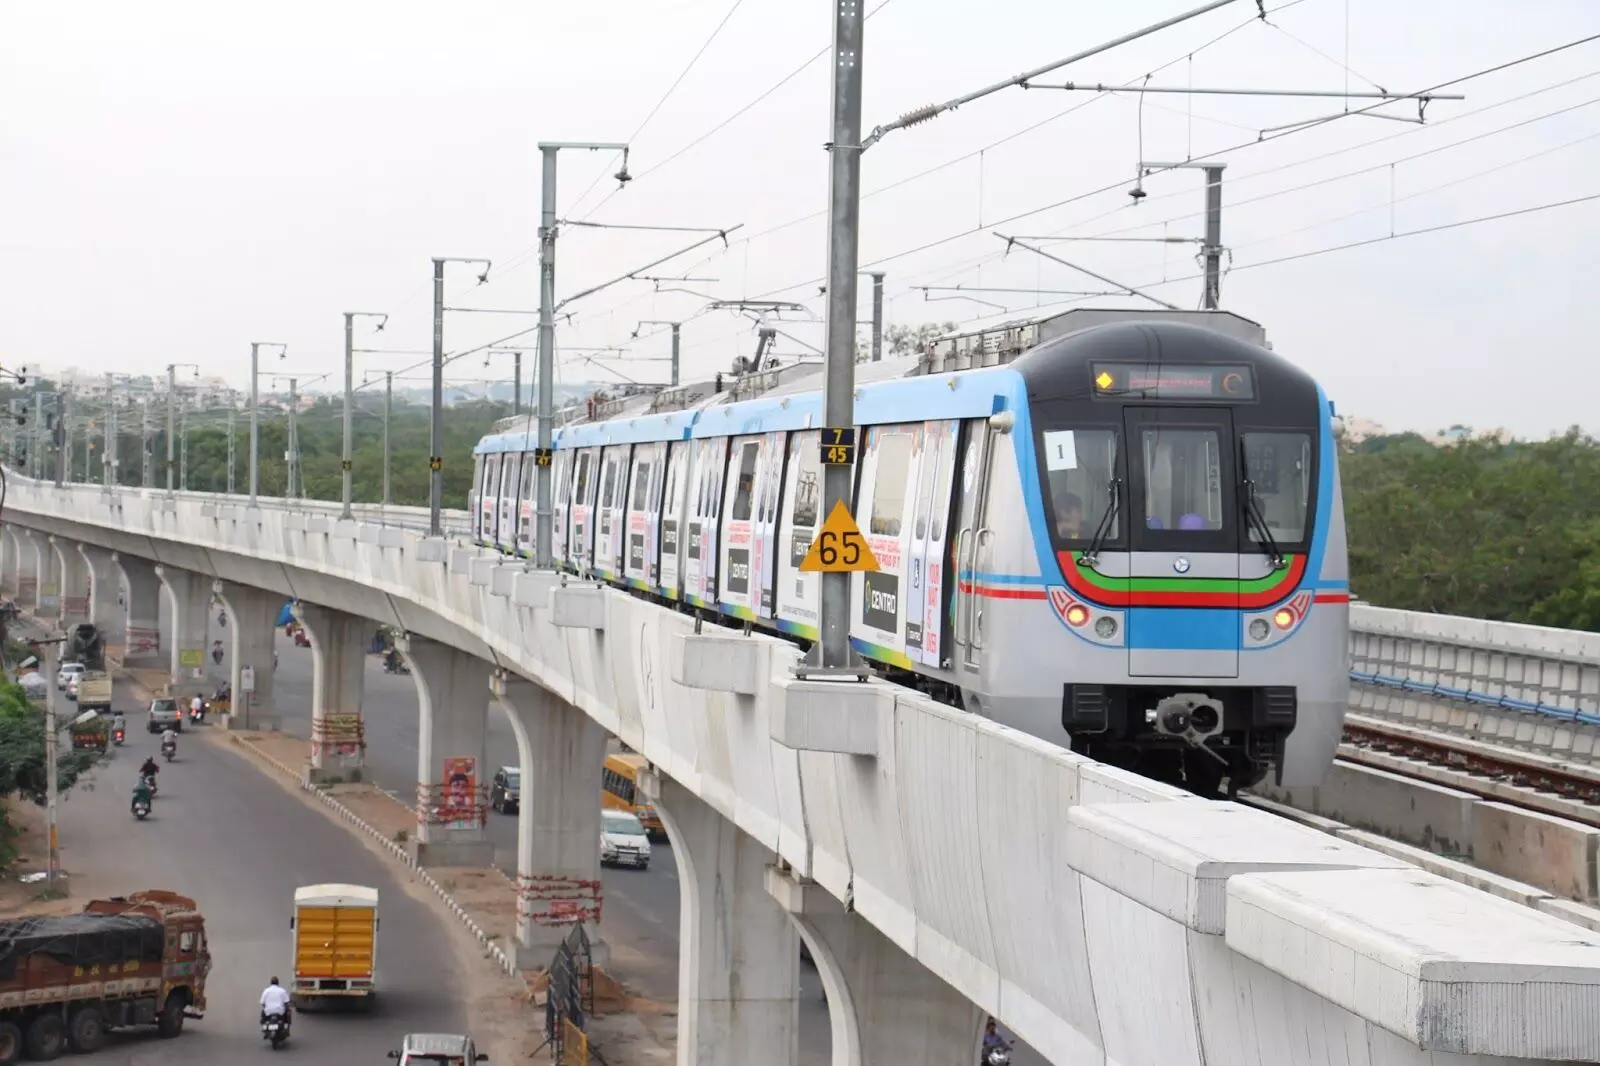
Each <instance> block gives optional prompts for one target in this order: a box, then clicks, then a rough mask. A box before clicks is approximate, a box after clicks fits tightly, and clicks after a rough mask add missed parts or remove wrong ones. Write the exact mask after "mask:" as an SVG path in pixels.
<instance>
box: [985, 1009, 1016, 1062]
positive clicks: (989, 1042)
mask: <svg viewBox="0 0 1600 1066" xmlns="http://www.w3.org/2000/svg"><path fill="white" fill-rule="evenodd" d="M1009 1047H1010V1045H1009V1044H1007V1043H1006V1042H1005V1038H1004V1037H1002V1036H1001V1035H1000V1029H999V1027H998V1026H997V1025H996V1024H995V1020H994V1019H993V1018H990V1019H989V1020H988V1021H987V1022H986V1023H984V1026H983V1055H984V1057H985V1058H988V1056H989V1052H991V1051H993V1050H994V1049H995V1048H1001V1049H1006V1048H1009Z"/></svg>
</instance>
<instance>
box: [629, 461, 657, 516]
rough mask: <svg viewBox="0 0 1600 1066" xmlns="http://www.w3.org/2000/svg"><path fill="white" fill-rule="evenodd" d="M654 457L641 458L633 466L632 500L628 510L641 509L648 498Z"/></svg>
mask: <svg viewBox="0 0 1600 1066" xmlns="http://www.w3.org/2000/svg"><path fill="white" fill-rule="evenodd" d="M655 465H656V463H655V459H654V458H649V459H643V458H641V459H640V460H639V461H638V462H637V463H635V464H634V467H633V500H632V501H631V502H630V503H629V504H628V510H630V511H643V510H644V509H645V506H646V504H647V503H648V501H649V499H650V479H651V478H652V477H653V476H654V475H655Z"/></svg>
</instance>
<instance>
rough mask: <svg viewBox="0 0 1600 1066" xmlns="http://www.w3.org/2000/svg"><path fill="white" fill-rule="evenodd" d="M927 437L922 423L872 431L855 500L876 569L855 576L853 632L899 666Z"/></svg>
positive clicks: (872, 652) (873, 653)
mask: <svg viewBox="0 0 1600 1066" xmlns="http://www.w3.org/2000/svg"><path fill="white" fill-rule="evenodd" d="M925 435H926V434H925V427H924V426H923V425H922V424H920V423H917V424H913V425H899V426H874V427H872V428H871V429H869V430H868V431H867V446H866V454H865V456H864V457H863V459H862V466H861V487H860V490H859V492H858V495H857V504H856V510H857V519H856V521H857V524H858V525H861V526H862V532H863V533H864V534H866V538H867V544H868V545H869V546H871V548H872V554H873V555H875V556H877V559H878V569H877V570H875V571H869V572H867V573H864V574H852V575H851V580H850V606H851V609H850V617H851V625H850V635H851V636H852V637H853V638H856V639H858V640H860V641H861V642H862V643H863V644H865V645H867V649H866V653H867V655H868V656H869V657H871V658H873V659H877V660H879V661H881V662H888V663H892V664H893V665H896V666H901V667H904V666H908V665H909V659H908V658H907V656H906V643H905V600H906V591H907V585H908V582H907V573H906V564H907V562H908V559H907V547H908V545H909V543H910V540H911V525H912V508H913V507H914V506H915V503H916V496H917V491H916V490H917V468H918V465H919V463H920V462H921V455H922V450H923V438H924V436H925ZM863 514H864V515H865V518H866V521H865V522H862V521H861V516H862V515H863Z"/></svg>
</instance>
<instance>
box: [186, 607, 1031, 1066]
mask: <svg viewBox="0 0 1600 1066" xmlns="http://www.w3.org/2000/svg"><path fill="white" fill-rule="evenodd" d="M165 608H166V605H165V602H163V604H162V612H161V626H162V630H163V632H164V633H165V632H168V631H169V622H168V619H167V612H166V609H165ZM212 629H213V632H212V636H213V637H217V636H219V635H221V636H222V639H223V640H224V643H225V644H226V642H227V638H226V635H225V634H219V633H218V632H217V631H216V626H215V620H214V619H213V626H212ZM277 648H278V660H279V664H278V672H277V676H276V678H274V684H275V693H274V696H275V702H276V704H277V710H278V713H279V714H280V715H281V716H282V719H283V728H284V730H285V731H286V732H288V733H291V734H293V735H295V736H299V737H304V738H307V739H308V740H309V738H310V736H311V672H312V662H311V649H310V648H302V647H297V646H296V645H295V644H294V643H293V642H292V641H290V640H287V639H285V638H284V637H283V636H282V634H281V633H280V635H279V637H278V640H277ZM208 665H209V660H208ZM363 711H364V717H365V728H366V739H367V768H368V770H369V772H370V774H371V779H372V780H373V781H374V782H375V783H376V784H377V785H378V786H379V787H380V788H383V789H385V790H387V791H389V792H390V793H392V794H393V795H394V796H395V797H396V798H398V799H400V800H401V802H403V803H406V804H407V805H410V804H411V803H413V802H415V796H416V787H417V731H418V700H417V690H416V683H415V681H414V680H413V679H412V677H411V676H408V675H396V674H389V673H385V672H384V669H383V665H382V661H381V660H380V658H379V657H377V656H368V657H367V670H366V691H365V696H364V699H363ZM615 743H616V742H615V741H613V742H612V744H613V747H615ZM487 756H488V760H489V765H488V767H486V768H485V772H486V773H487V774H493V772H494V771H495V770H496V769H497V768H499V767H500V766H504V765H515V764H516V763H517V761H518V755H517V742H516V737H515V736H514V735H513V734H512V732H511V724H510V722H509V721H508V720H507V719H506V716H505V714H504V713H503V712H502V711H500V710H499V709H498V708H497V707H495V706H493V705H491V707H490V711H489V722H488V743H487ZM596 802H599V797H596ZM489 836H490V838H491V839H492V840H493V841H494V845H495V861H496V865H498V866H499V867H500V868H501V869H502V870H504V871H505V872H507V873H508V874H510V875H511V876H513V877H515V876H516V863H517V828H516V815H514V814H499V813H496V812H494V811H490V812H489ZM601 880H602V882H603V883H604V886H605V917H604V921H603V923H602V927H601V932H602V935H603V936H604V937H605V939H606V940H607V941H608V942H609V943H610V944H611V945H612V967H611V969H612V972H613V974H614V975H615V976H616V977H618V978H619V979H620V980H622V981H623V982H625V983H626V984H628V985H629V986H630V987H632V988H634V989H636V990H637V991H639V992H641V993H643V994H644V995H647V996H649V997H651V998H653V999H658V1000H665V1001H674V1000H676V999H677V997H678V923H679V896H678V869H677V863H676V862H675V861H674V858H673V854H672V848H671V846H670V845H662V844H657V845H655V846H654V849H653V852H652V856H651V863H650V866H649V868H648V869H646V870H642V871H641V870H633V869H606V870H603V871H602V873H601ZM800 984H801V997H800V1050H801V1061H802V1062H803V1063H804V1064H805V1066H824V1064H826V1063H828V1062H829V1061H830V1057H831V1053H832V1052H831V1042H830V1035H829V1028H828V1006H827V999H826V998H825V997H824V996H823V994H822V982H821V980H820V979H819V978H818V976H817V973H816V971H815V970H814V969H812V968H811V967H810V966H809V965H807V964H804V963H802V964H801V967H800ZM1013 1063H1014V1066H1046V1060H1045V1059H1044V1058H1043V1057H1042V1056H1040V1055H1039V1054H1038V1053H1037V1052H1035V1051H1033V1050H1032V1049H1031V1048H1028V1047H1027V1046H1026V1045H1024V1044H1022V1043H1020V1042H1018V1044H1017V1049H1016V1054H1015V1056H1014V1058H1013Z"/></svg>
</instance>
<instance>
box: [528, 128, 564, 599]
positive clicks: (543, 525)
mask: <svg viewBox="0 0 1600 1066" xmlns="http://www.w3.org/2000/svg"><path fill="white" fill-rule="evenodd" d="M558 151H560V149H559V148H557V147H555V146H554V145H549V146H546V147H543V148H541V149H540V150H539V152H540V155H541V156H542V159H541V162H542V164H543V166H542V170H543V173H542V175H541V181H540V193H539V442H538V447H540V448H541V449H545V450H546V451H548V449H549V448H550V442H551V441H552V440H553V439H554V437H555V360H556V352H555V347H556V343H555V342H556V327H555V304H556V153H557V152H558ZM535 473H536V474H537V476H538V491H537V492H536V493H535V495H534V500H535V507H536V509H537V516H536V518H535V524H534V546H533V548H534V562H535V565H537V566H538V568H539V569H541V570H553V569H555V558H554V553H553V551H552V549H553V548H554V545H553V544H552V543H551V542H552V541H553V540H554V539H555V528H554V527H555V509H554V507H553V506H552V504H551V497H552V492H551V487H552V482H551V475H553V474H554V473H555V469H554V466H553V465H552V466H540V467H537V468H536V469H535Z"/></svg>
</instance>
